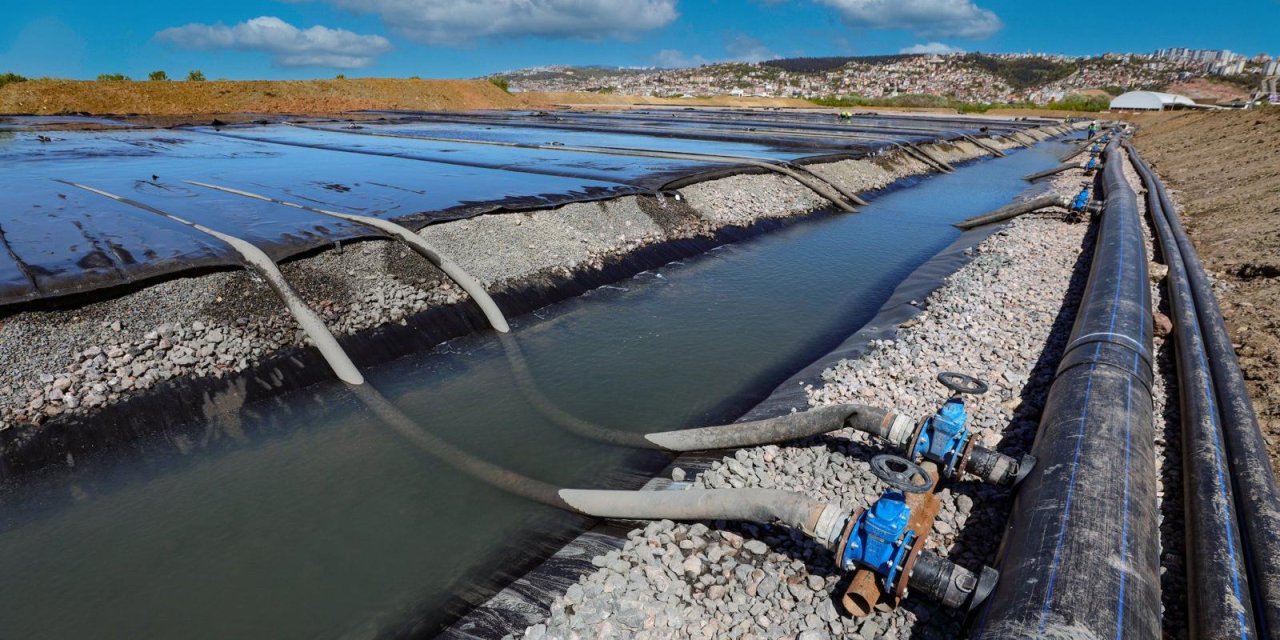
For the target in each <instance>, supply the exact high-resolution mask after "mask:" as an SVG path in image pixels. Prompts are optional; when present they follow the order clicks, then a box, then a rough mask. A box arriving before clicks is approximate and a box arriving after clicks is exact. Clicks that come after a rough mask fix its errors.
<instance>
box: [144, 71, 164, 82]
mask: <svg viewBox="0 0 1280 640" xmlns="http://www.w3.org/2000/svg"><path fill="white" fill-rule="evenodd" d="M147 79H148V80H150V81H152V82H164V81H165V80H168V79H169V74H167V73H165V72H164V71H152V72H151V73H150V74H148V75H147Z"/></svg>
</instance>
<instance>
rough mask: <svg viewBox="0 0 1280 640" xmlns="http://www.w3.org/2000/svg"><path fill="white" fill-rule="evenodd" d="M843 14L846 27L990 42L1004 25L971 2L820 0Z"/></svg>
mask: <svg viewBox="0 0 1280 640" xmlns="http://www.w3.org/2000/svg"><path fill="white" fill-rule="evenodd" d="M818 2H821V3H822V4H825V5H827V6H829V7H832V8H835V9H836V10H838V11H839V12H840V16H841V17H842V18H844V21H845V23H846V24H848V25H850V26H854V27H870V28H873V29H905V30H907V31H911V32H913V33H915V34H917V35H919V36H922V37H926V38H930V37H934V38H937V37H958V38H986V37H989V36H992V35H994V34H995V33H996V32H997V31H999V30H1000V28H1001V27H1003V26H1004V24H1003V23H1002V22H1001V21H1000V17H999V16H997V15H996V14H995V13H994V12H992V11H990V10H988V9H983V8H982V7H979V6H978V5H976V4H974V3H973V2H972V1H971V0H818Z"/></svg>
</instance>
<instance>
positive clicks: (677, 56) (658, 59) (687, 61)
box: [653, 49, 710, 69]
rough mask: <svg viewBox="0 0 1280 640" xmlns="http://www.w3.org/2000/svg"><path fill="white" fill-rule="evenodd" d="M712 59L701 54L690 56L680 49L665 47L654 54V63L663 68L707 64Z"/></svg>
mask: <svg viewBox="0 0 1280 640" xmlns="http://www.w3.org/2000/svg"><path fill="white" fill-rule="evenodd" d="M708 62H710V60H707V59H706V58H704V57H702V56H700V55H693V56H690V55H688V54H686V53H685V52H683V51H680V50H679V49H663V50H662V51H659V52H657V53H655V54H653V64H654V65H656V66H658V67H661V68H663V69H683V68H685V67H697V66H701V65H704V64H707V63H708Z"/></svg>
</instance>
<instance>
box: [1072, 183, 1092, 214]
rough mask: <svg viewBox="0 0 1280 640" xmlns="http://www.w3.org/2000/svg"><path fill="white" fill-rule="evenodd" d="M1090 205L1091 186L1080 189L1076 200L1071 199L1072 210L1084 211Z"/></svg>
mask: <svg viewBox="0 0 1280 640" xmlns="http://www.w3.org/2000/svg"><path fill="white" fill-rule="evenodd" d="M1088 206H1089V187H1085V188H1083V189H1081V190H1080V193H1077V194H1076V198H1075V200H1072V201H1071V210H1072V211H1077V212H1078V211H1084V210H1085V207H1088Z"/></svg>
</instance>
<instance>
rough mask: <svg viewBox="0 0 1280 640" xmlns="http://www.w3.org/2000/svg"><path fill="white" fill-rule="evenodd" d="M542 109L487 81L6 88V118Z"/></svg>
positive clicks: (49, 83) (0, 98) (2, 109)
mask: <svg viewBox="0 0 1280 640" xmlns="http://www.w3.org/2000/svg"><path fill="white" fill-rule="evenodd" d="M530 106H536V104H535V103H533V102H531V101H530V100H529V98H527V97H524V96H521V95H515V94H509V93H507V92H505V91H503V90H501V89H499V88H498V87H496V86H494V85H493V84H492V83H489V82H486V81H484V80H406V79H381V78H361V79H352V80H345V79H344V80H247V81H214V82H176V81H162V82H144V81H136V82H132V81H106V82H100V81H88V80H29V81H27V82H16V83H13V84H9V85H6V86H4V87H2V88H0V113H15V114H17V113H21V114H38V115H56V114H66V113H93V114H143V115H193V114H220V113H246V112H247V113H339V112H343V111H353V110H357V109H424V110H442V111H454V110H465V109H519V108H527V107H530Z"/></svg>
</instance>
